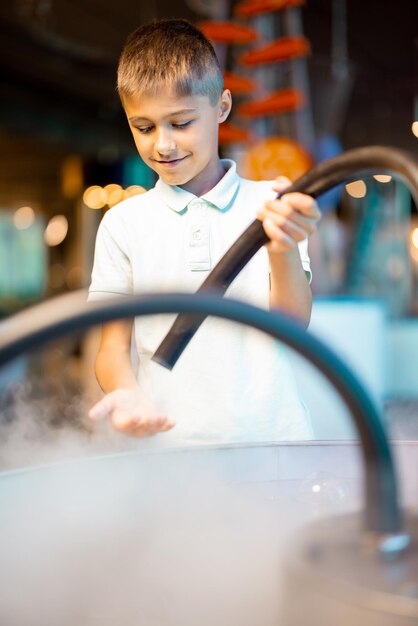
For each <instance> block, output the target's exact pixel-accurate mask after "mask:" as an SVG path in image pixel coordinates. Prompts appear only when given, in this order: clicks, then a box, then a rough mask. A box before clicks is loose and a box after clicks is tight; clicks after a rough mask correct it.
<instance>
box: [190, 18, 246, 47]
mask: <svg viewBox="0 0 418 626" xmlns="http://www.w3.org/2000/svg"><path fill="white" fill-rule="evenodd" d="M197 27H198V28H199V29H200V30H201V31H202V33H203V34H204V35H205V36H206V37H207V38H208V39H211V40H212V41H215V42H218V43H231V44H232V43H249V42H251V41H256V40H257V39H258V32H257V31H256V30H254V28H249V27H248V26H242V25H241V24H233V23H232V22H200V23H199V24H198V25H197Z"/></svg>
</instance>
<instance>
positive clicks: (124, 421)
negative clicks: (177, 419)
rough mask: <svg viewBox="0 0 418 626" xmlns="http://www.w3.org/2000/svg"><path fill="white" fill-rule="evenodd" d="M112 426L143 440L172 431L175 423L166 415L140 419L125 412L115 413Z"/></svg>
mask: <svg viewBox="0 0 418 626" xmlns="http://www.w3.org/2000/svg"><path fill="white" fill-rule="evenodd" d="M112 426H113V428H114V429H115V430H117V431H118V432H121V433H124V434H126V435H130V436H131V437H138V438H141V437H151V436H153V435H156V434H157V433H161V432H166V431H168V430H171V429H172V428H173V426H174V423H173V422H171V421H170V420H168V419H167V418H166V417H165V416H164V415H158V416H156V417H154V416H153V417H140V416H133V415H130V414H128V413H126V412H125V411H115V412H114V414H113V415H112Z"/></svg>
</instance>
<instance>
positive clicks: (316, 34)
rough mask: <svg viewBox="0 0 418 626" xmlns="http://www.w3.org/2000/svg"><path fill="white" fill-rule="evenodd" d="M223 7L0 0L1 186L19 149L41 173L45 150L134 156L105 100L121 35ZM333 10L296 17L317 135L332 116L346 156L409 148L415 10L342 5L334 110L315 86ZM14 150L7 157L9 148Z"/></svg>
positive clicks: (412, 4) (316, 3) (408, 1)
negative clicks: (342, 47)
mask: <svg viewBox="0 0 418 626" xmlns="http://www.w3.org/2000/svg"><path fill="white" fill-rule="evenodd" d="M226 1H227V0H175V1H173V0H154V3H151V2H146V1H145V0H119V1H118V2H114V0H2V2H1V3H0V76H1V82H0V148H2V149H1V150H0V168H1V171H2V175H1V177H2V178H3V180H5V178H7V172H8V173H9V174H8V175H9V179H10V180H9V182H10V181H11V182H10V185H9V186H10V188H12V186H13V185H12V182H13V176H14V174H13V172H12V171H11V168H12V163H11V159H12V155H13V156H14V158H18V155H19V150H20V156H21V158H22V155H23V154H26V155H27V158H28V159H29V153H30V146H31V145H32V147H33V149H32V157H31V161H30V162H31V163H32V164H33V163H34V162H36V160H37V156H36V155H37V154H39V160H41V159H43V157H45V153H46V152H48V149H49V154H50V157H49V159H45V168H48V167H50V162H51V151H52V154H53V153H54V151H55V152H56V154H57V155H58V158H61V156H62V155H63V154H65V153H79V154H81V155H85V156H87V157H89V158H94V159H99V160H100V159H103V160H104V161H105V160H106V159H107V158H118V157H119V156H121V155H123V154H127V153H134V150H135V149H134V145H133V142H132V140H131V137H130V134H129V130H128V127H127V124H126V121H125V119H124V115H123V112H122V109H121V106H120V103H119V100H118V96H117V94H116V91H115V74H116V64H117V59H118V55H119V53H120V50H121V47H122V45H123V42H124V40H125V38H126V36H127V35H128V33H130V32H131V31H132V30H133V29H134V28H135V27H136V26H138V25H139V24H140V23H144V22H147V21H150V20H151V19H153V18H164V17H173V16H176V17H185V18H187V19H190V20H191V21H197V20H199V19H202V18H204V17H205V16H204V15H203V11H200V12H199V11H198V10H197V9H198V8H199V7H201V8H204V7H205V6H209V5H212V6H213V5H216V6H217V7H218V8H219V7H220V8H221V9H222V7H223V9H224V11H226V12H228V7H226V6H225V4H226ZM342 1H343V0H307V2H306V5H305V6H304V8H303V10H302V11H303V12H302V15H303V22H304V29H305V34H306V36H307V37H308V38H309V39H310V41H311V45H312V50H313V54H312V57H311V59H310V61H309V65H310V73H311V91H312V95H313V98H312V101H313V105H314V114H315V119H316V121H317V126H318V128H319V129H320V130H327V129H326V128H325V129H322V128H321V125H322V126H323V125H324V120H330V119H331V118H332V119H334V122H335V116H336V117H337V118H338V119H337V121H338V123H337V124H335V123H334V126H336V128H334V129H333V130H334V131H336V132H338V134H339V135H340V139H341V140H342V143H343V145H344V147H345V148H350V147H354V146H358V145H367V144H376V143H380V144H391V145H395V146H399V147H404V148H407V149H410V150H416V142H417V141H418V140H417V138H416V137H414V136H413V135H412V133H411V123H412V121H413V115H414V112H413V102H414V94H418V86H417V77H416V75H417V57H418V53H417V39H416V23H417V13H418V5H417V2H416V0H401V1H400V2H399V3H398V4H397V5H393V4H391V5H390V6H388V3H385V2H382V0H368V1H367V2H349V1H348V0H345V5H346V7H347V22H346V28H347V51H348V57H349V62H350V68H351V77H352V79H353V80H352V82H351V83H350V88H349V89H347V90H346V93H345V95H344V98H343V101H344V104H345V106H344V107H343V106H340V105H338V103H337V100H336V99H335V98H336V96H335V93H332V94H331V95H330V92H328V91H327V90H326V89H325V88H324V85H323V79H324V76H325V75H326V73H327V72H329V67H330V57H331V54H332V50H333V39H332V35H333V29H332V8H333V5H334V6H335V3H338V2H340V3H341V2H342ZM231 4H234V3H233V2H232V3H230V5H231ZM229 11H230V9H229ZM394 26H395V27H394ZM334 34H335V33H334ZM414 37H415V39H414ZM334 46H335V41H334ZM337 95H338V94H337ZM336 114H337V115H336ZM13 142H14V143H15V146H16V148H15V149H14V150H11V149H10V147H11V145H12V144H13ZM40 145H42V146H43V148H42V149H41V150H39V146H40ZM37 146H38V147H37ZM48 146H49V148H48ZM29 160H30V159H29ZM31 167H33V165H31ZM39 168H40V165H38V168H35V170H36V171H38V172H39ZM15 178H16V176H15Z"/></svg>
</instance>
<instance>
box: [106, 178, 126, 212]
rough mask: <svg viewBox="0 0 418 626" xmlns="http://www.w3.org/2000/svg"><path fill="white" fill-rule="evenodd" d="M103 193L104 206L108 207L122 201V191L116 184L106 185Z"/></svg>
mask: <svg viewBox="0 0 418 626" xmlns="http://www.w3.org/2000/svg"><path fill="white" fill-rule="evenodd" d="M104 191H105V192H106V204H108V205H109V206H110V207H112V206H114V205H115V204H117V203H118V202H120V201H121V200H123V189H122V187H121V186H120V185H117V184H116V183H111V184H109V185H106V186H105V187H104Z"/></svg>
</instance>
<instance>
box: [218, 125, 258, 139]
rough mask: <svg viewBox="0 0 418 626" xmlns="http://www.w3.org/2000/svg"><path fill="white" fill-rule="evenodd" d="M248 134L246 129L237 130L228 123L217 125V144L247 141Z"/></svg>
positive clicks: (236, 127)
mask: <svg viewBox="0 0 418 626" xmlns="http://www.w3.org/2000/svg"><path fill="white" fill-rule="evenodd" d="M250 138H251V134H250V132H249V131H248V130H247V129H246V128H239V127H238V126H234V125H233V124H230V123H229V122H224V123H223V124H220V125H219V143H221V144H225V143H235V142H239V141H249V140H250Z"/></svg>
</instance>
